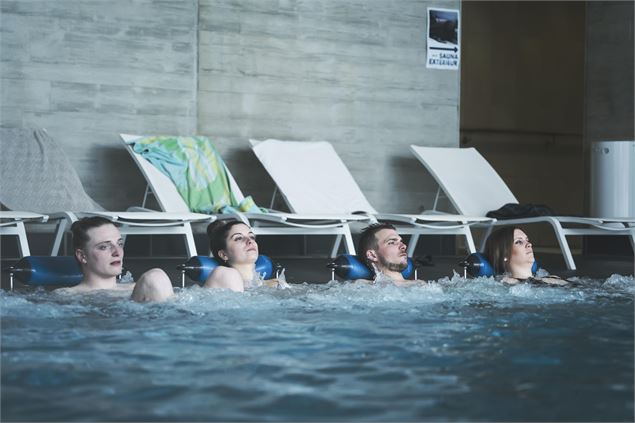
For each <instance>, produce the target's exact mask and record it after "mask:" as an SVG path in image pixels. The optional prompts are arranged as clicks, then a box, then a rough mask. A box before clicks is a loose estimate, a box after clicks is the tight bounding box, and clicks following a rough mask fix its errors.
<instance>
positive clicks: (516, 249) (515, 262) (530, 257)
mask: <svg viewBox="0 0 635 423" xmlns="http://www.w3.org/2000/svg"><path fill="white" fill-rule="evenodd" d="M484 254H485V257H487V259H488V260H489V262H490V264H491V265H492V268H493V269H494V272H496V274H497V275H501V274H502V275H503V278H502V281H503V282H505V283H508V284H512V285H515V284H517V283H520V282H530V283H544V284H549V285H568V284H569V281H567V280H566V279H562V278H560V277H558V276H554V275H547V276H543V277H537V276H534V275H533V273H532V272H531V269H532V267H533V265H534V261H535V259H534V250H533V245H532V244H531V242H530V241H529V237H527V234H525V232H523V231H522V229H520V228H518V227H514V226H505V227H502V228H499V229H497V230H495V231H494V232H492V233H491V234H490V236H489V237H488V238H487V241H486V242H485V252H484Z"/></svg>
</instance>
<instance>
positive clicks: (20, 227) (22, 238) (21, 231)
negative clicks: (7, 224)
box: [16, 222, 31, 257]
mask: <svg viewBox="0 0 635 423" xmlns="http://www.w3.org/2000/svg"><path fill="white" fill-rule="evenodd" d="M16 230H17V232H18V233H17V235H18V244H19V246H20V254H21V255H22V257H24V256H30V255H31V251H30V250H29V241H28V240H27V238H26V229H25V227H24V222H17V224H16Z"/></svg>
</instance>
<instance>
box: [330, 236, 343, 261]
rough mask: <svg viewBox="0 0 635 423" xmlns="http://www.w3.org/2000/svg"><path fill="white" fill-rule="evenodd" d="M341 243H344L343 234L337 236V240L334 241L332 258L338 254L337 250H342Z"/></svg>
mask: <svg viewBox="0 0 635 423" xmlns="http://www.w3.org/2000/svg"><path fill="white" fill-rule="evenodd" d="M341 243H342V235H337V236H335V242H334V243H333V248H332V249H331V258H333V257H335V256H337V252H338V251H339V250H340V244H341Z"/></svg>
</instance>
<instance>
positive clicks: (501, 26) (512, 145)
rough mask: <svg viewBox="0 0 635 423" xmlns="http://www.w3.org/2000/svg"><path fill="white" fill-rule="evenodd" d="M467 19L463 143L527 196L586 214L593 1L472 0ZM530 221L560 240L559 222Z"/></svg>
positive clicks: (546, 238)
mask: <svg viewBox="0 0 635 423" xmlns="http://www.w3.org/2000/svg"><path fill="white" fill-rule="evenodd" d="M463 20H464V25H463V67H462V69H461V78H462V81H461V144H462V146H464V147H476V148H477V149H478V150H479V151H480V152H481V154H483V155H484V156H485V158H486V159H487V160H488V161H489V162H490V163H491V164H492V166H493V167H494V168H495V169H496V170H497V171H498V173H499V174H500V175H501V177H502V178H503V179H504V180H505V182H506V183H507V185H508V186H509V187H510V189H511V190H512V192H513V193H514V194H515V195H516V197H517V199H518V200H519V202H521V203H537V204H547V205H549V206H550V207H552V208H553V209H555V210H556V211H557V212H559V213H562V214H577V215H580V214H584V212H585V208H584V196H585V192H586V190H587V187H586V186H585V184H584V183H583V181H584V176H585V172H584V149H583V141H582V133H583V126H584V123H583V117H584V113H583V105H584V57H585V42H584V40H585V3H584V2H496V1H494V2H465V3H464V4H463ZM484 189H486V187H484ZM530 229H531V236H532V238H533V239H534V240H535V241H536V242H535V244H536V245H538V246H543V247H544V246H554V247H555V246H557V244H556V240H555V237H553V235H552V231H551V230H550V229H548V228H546V229H544V230H542V229H540V228H538V227H536V226H534V227H532V228H530ZM579 245H580V244H577V243H576V241H574V246H579Z"/></svg>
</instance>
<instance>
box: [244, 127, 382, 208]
mask: <svg viewBox="0 0 635 423" xmlns="http://www.w3.org/2000/svg"><path fill="white" fill-rule="evenodd" d="M250 143H251V145H252V147H253V150H254V153H255V154H256V156H257V157H258V159H259V160H260V162H261V163H262V165H263V166H264V167H265V169H266V170H267V172H268V173H269V175H271V177H272V178H273V180H274V182H275V183H276V185H277V186H278V189H279V190H280V192H281V193H282V195H283V196H284V198H285V200H286V202H287V205H288V206H289V208H290V209H291V211H292V212H294V213H302V214H317V213H337V214H341V213H353V212H359V211H363V212H367V213H377V211H376V210H375V209H374V208H373V206H371V205H370V203H369V202H368V200H367V199H366V196H364V193H363V192H362V191H361V189H360V188H359V185H357V182H355V179H353V175H351V173H350V172H349V171H348V169H347V168H346V165H344V162H342V159H340V157H339V155H338V154H337V152H336V151H335V149H334V148H333V146H332V145H331V144H330V143H329V142H327V141H315V142H314V141H279V140H273V139H268V140H265V141H257V140H250Z"/></svg>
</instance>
